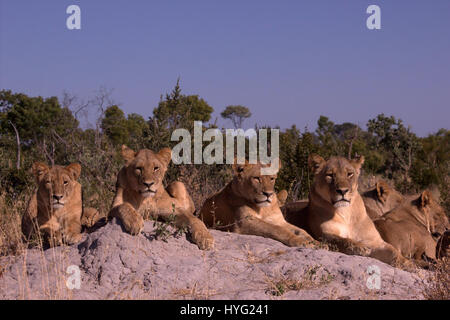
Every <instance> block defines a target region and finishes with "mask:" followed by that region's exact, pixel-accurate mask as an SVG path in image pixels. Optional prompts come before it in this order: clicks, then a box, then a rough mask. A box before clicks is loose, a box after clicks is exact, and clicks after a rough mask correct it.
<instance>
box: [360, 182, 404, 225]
mask: <svg viewBox="0 0 450 320" xmlns="http://www.w3.org/2000/svg"><path fill="white" fill-rule="evenodd" d="M361 196H362V198H363V201H364V206H365V207H366V211H367V214H368V215H369V217H370V218H371V219H372V220H376V219H378V218H380V217H381V216H382V215H383V214H385V213H387V212H389V211H391V210H393V209H395V208H397V207H398V206H400V205H401V204H402V203H403V202H404V201H405V197H404V196H403V195H402V194H401V193H400V192H398V191H397V190H395V189H394V188H393V187H391V186H390V185H389V184H388V183H387V182H385V181H383V180H379V181H378V182H377V183H376V184H375V187H374V188H372V189H370V190H368V191H366V192H364V193H363V194H362V195H361Z"/></svg>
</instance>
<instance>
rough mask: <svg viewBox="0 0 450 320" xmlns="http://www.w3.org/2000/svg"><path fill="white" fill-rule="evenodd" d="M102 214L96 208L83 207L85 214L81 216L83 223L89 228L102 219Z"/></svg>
mask: <svg viewBox="0 0 450 320" xmlns="http://www.w3.org/2000/svg"><path fill="white" fill-rule="evenodd" d="M102 218H103V217H102V215H101V214H100V212H99V211H98V210H97V209H95V208H90V207H87V208H83V214H82V216H81V225H82V226H85V227H87V228H91V227H93V226H94V225H95V224H96V223H97V222H99V221H100V219H102Z"/></svg>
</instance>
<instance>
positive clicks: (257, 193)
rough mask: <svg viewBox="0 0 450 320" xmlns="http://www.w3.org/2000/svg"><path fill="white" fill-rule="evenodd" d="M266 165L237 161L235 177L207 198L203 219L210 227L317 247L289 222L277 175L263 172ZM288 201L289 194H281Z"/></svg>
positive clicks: (201, 214) (307, 235)
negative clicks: (283, 210) (277, 187)
mask: <svg viewBox="0 0 450 320" xmlns="http://www.w3.org/2000/svg"><path fill="white" fill-rule="evenodd" d="M262 167H266V165H262V164H260V163H258V164H249V163H248V162H246V163H245V164H242V165H241V164H235V165H233V173H234V174H233V175H234V177H233V180H232V181H231V182H230V183H228V184H227V185H226V186H225V187H224V188H223V189H222V190H221V191H219V192H218V193H217V194H215V195H213V196H212V197H210V198H209V199H207V200H206V201H205V203H204V204H203V207H202V209H201V211H200V218H201V219H202V220H203V221H204V222H205V223H206V225H207V226H209V227H213V228H217V229H220V230H226V231H232V232H236V233H241V234H249V235H256V236H262V237H266V238H272V239H275V240H278V241H280V242H282V243H284V244H285V245H288V246H313V245H315V243H316V242H315V241H314V239H313V238H312V237H311V236H310V235H309V234H307V233H306V232H305V231H304V230H302V229H300V228H298V227H296V226H294V225H291V224H289V223H287V222H286V220H285V219H284V217H283V214H282V213H281V210H280V207H279V204H278V199H277V195H276V194H275V190H274V185H275V179H276V174H275V175H262V174H261V168H262ZM280 196H281V197H282V198H283V200H285V198H286V196H287V193H286V192H282V194H281V195H280Z"/></svg>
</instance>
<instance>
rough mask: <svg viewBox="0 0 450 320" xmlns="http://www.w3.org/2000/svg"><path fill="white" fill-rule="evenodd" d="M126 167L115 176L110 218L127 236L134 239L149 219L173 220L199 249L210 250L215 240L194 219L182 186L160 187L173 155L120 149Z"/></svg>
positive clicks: (175, 183)
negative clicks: (115, 181)
mask: <svg viewBox="0 0 450 320" xmlns="http://www.w3.org/2000/svg"><path fill="white" fill-rule="evenodd" d="M122 157H123V158H124V160H125V166H124V167H123V168H122V169H121V170H120V172H119V174H118V176H117V183H116V195H115V197H114V200H113V204H112V209H111V211H110V212H109V217H110V218H112V217H117V218H118V219H120V220H121V221H122V223H123V226H124V228H125V230H126V231H127V232H129V233H130V234H132V235H136V234H138V233H140V232H141V230H142V229H143V227H144V219H148V218H150V217H153V218H162V219H164V220H170V219H171V218H173V219H174V222H175V225H176V226H177V227H180V228H181V227H187V228H188V230H189V233H190V235H191V238H192V240H193V242H194V243H196V244H197V245H198V247H199V248H200V249H211V248H212V247H213V246H214V238H213V237H212V236H211V234H210V233H209V231H208V229H206V226H205V225H204V223H203V222H202V221H200V220H199V219H198V218H197V217H195V216H194V211H195V207H194V202H193V201H192V199H191V197H190V196H189V194H188V192H187V190H186V188H185V186H184V184H183V183H181V182H173V183H171V184H170V185H169V186H168V187H167V188H164V187H163V179H164V175H165V173H166V171H167V167H168V165H169V163H170V161H171V158H172V151H171V150H170V149H169V148H164V149H162V150H161V151H159V152H158V153H155V152H153V151H151V150H148V149H142V150H140V151H139V152H134V151H133V150H131V149H130V148H128V147H127V146H122Z"/></svg>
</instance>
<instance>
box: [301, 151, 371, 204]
mask: <svg viewBox="0 0 450 320" xmlns="http://www.w3.org/2000/svg"><path fill="white" fill-rule="evenodd" d="M308 162H309V166H310V168H311V169H312V171H313V172H314V185H313V188H314V191H315V193H316V194H317V195H319V196H320V197H321V198H322V199H323V200H325V201H327V202H329V203H330V204H331V205H332V206H334V207H335V208H340V207H347V206H349V205H350V204H351V202H352V200H353V198H354V196H355V195H357V194H358V177H359V174H360V170H361V166H362V164H363V163H364V157H362V156H361V157H359V158H356V159H353V160H347V159H345V158H343V157H332V158H330V159H329V160H325V159H323V158H322V157H321V156H319V155H315V154H314V155H311V156H310V157H309V159H308Z"/></svg>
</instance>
